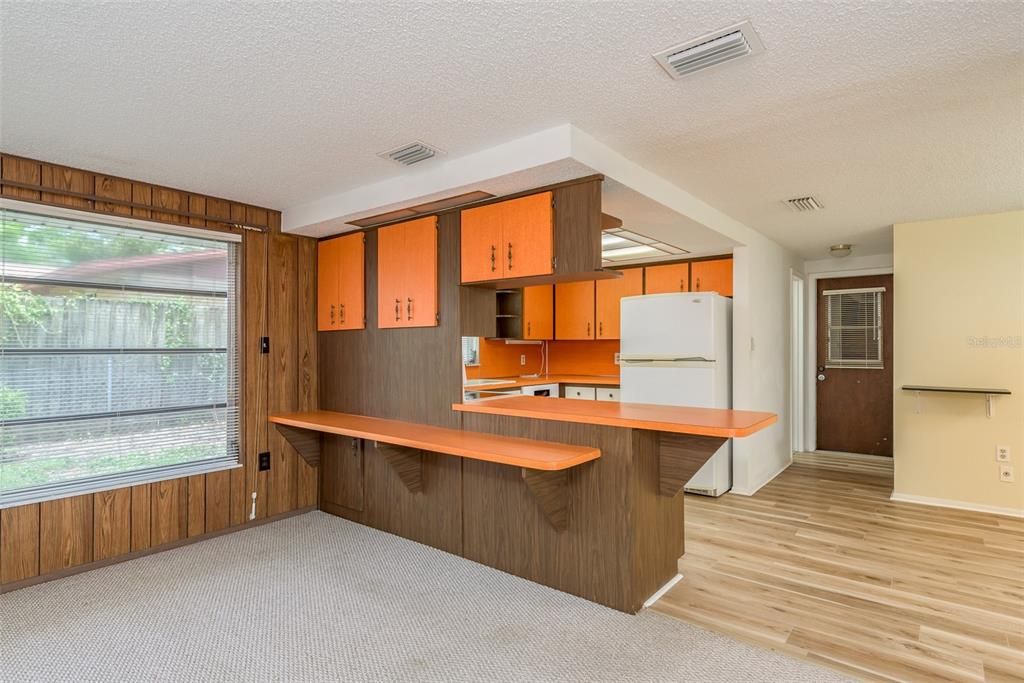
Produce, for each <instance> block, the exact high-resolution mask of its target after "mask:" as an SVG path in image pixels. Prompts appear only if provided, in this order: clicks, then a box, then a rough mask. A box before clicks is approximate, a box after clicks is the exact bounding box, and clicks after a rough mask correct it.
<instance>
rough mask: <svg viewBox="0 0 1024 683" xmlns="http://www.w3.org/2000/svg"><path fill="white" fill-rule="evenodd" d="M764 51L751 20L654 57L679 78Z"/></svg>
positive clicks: (673, 76)
mask: <svg viewBox="0 0 1024 683" xmlns="http://www.w3.org/2000/svg"><path fill="white" fill-rule="evenodd" d="M763 51H764V45H763V44H762V43H761V39H760V38H758V37H757V34H756V33H754V27H753V26H751V24H750V22H749V21H743V22H740V23H739V24H734V25H733V26H729V27H727V28H723V29H721V30H720V31H715V32H714V33H709V34H707V35H704V36H701V37H700V38H695V39H693V40H690V41H688V42H685V43H682V44H680V45H674V46H672V47H670V48H669V49H667V50H662V51H661V52H659V53H657V54H656V55H654V59H655V60H656V61H657V62H658V64H661V66H662V68H663V69H665V71H667V72H668V75H669V76H671V77H672V78H675V79H680V78H683V77H685V76H689V75H690V74H692V73H694V72H696V71H702V70H704V69H710V68H711V67H713V66H718V65H720V64H725V63H726V62H731V61H732V60H734V59H739V58H740V57H746V56H747V55H756V54H757V53H759V52H763Z"/></svg>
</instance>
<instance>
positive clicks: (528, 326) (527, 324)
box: [526, 320, 533, 336]
mask: <svg viewBox="0 0 1024 683" xmlns="http://www.w3.org/2000/svg"><path fill="white" fill-rule="evenodd" d="M532 327H533V322H532V321H529V320H527V321H526V336H530V329H531V328H532Z"/></svg>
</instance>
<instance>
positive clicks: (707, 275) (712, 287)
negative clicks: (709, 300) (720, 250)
mask: <svg viewBox="0 0 1024 683" xmlns="http://www.w3.org/2000/svg"><path fill="white" fill-rule="evenodd" d="M690 268H691V269H690V279H691V281H692V283H693V286H692V289H693V291H695V292H718V293H719V294H721V295H722V296H732V259H731V258H730V259H712V260H708V261H694V262H693V263H692V264H691V266H690Z"/></svg>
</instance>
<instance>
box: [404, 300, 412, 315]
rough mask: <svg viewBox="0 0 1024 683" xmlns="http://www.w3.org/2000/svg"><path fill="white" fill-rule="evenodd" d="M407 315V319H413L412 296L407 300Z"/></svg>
mask: <svg viewBox="0 0 1024 683" xmlns="http://www.w3.org/2000/svg"><path fill="white" fill-rule="evenodd" d="M405 316H406V320H412V297H409V299H408V300H407V301H406V302H405Z"/></svg>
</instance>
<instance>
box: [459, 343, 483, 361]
mask: <svg viewBox="0 0 1024 683" xmlns="http://www.w3.org/2000/svg"><path fill="white" fill-rule="evenodd" d="M462 364H463V365H480V337H463V338H462Z"/></svg>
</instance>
